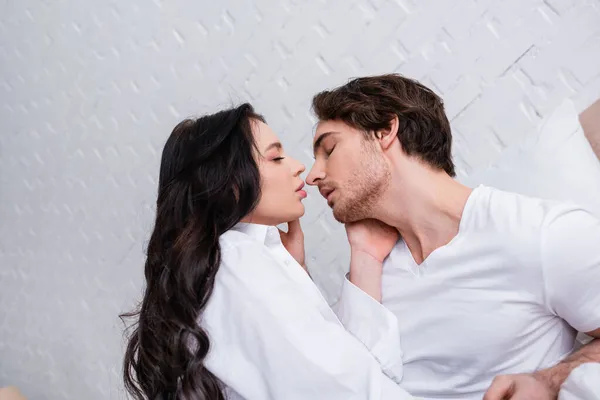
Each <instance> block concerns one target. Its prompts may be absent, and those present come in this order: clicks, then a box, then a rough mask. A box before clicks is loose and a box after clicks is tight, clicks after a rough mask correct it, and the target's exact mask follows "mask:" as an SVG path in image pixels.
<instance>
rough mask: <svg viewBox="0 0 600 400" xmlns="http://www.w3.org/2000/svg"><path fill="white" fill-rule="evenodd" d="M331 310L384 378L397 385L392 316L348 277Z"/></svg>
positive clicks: (399, 364) (397, 361) (395, 330)
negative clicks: (376, 362) (366, 350)
mask: <svg viewBox="0 0 600 400" xmlns="http://www.w3.org/2000/svg"><path fill="white" fill-rule="evenodd" d="M334 310H335V312H336V314H337V316H338V318H339V319H340V321H341V322H342V324H343V325H344V327H345V328H346V330H347V331H348V332H350V333H352V335H353V336H354V337H356V338H357V339H358V340H359V341H360V342H362V343H363V344H364V345H365V346H366V347H367V348H368V349H369V351H370V352H371V353H372V354H373V356H374V357H375V358H376V359H377V361H378V362H379V364H380V365H381V368H382V369H383V371H384V372H385V373H386V375H388V376H389V377H390V378H392V380H394V381H395V382H400V380H401V379H402V373H403V364H402V348H401V346H400V332H399V329H398V319H397V318H396V316H395V315H394V314H393V313H392V312H391V311H390V310H388V309H387V308H385V307H384V306H383V305H382V304H381V303H379V302H378V301H377V300H375V299H374V298H372V297H371V296H369V295H368V294H367V293H365V292H363V291H362V290H361V289H360V288H358V287H357V286H356V285H354V284H353V283H352V282H350V280H349V279H348V276H346V279H344V282H343V284H342V291H341V294H340V298H339V300H338V302H337V304H336V306H335V308H334Z"/></svg>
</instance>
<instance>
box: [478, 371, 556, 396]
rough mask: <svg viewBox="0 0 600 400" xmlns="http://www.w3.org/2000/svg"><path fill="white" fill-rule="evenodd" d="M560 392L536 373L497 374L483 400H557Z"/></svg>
mask: <svg viewBox="0 0 600 400" xmlns="http://www.w3.org/2000/svg"><path fill="white" fill-rule="evenodd" d="M557 397H558V393H555V392H554V391H553V390H551V389H550V387H548V386H547V385H546V384H545V383H544V381H543V380H541V379H538V378H536V377H535V375H534V374H514V375H501V376H497V377H496V378H495V379H494V381H493V382H492V384H491V386H490V387H489V389H488V390H487V392H486V393H485V396H483V400H508V399H511V400H555V399H556V398H557Z"/></svg>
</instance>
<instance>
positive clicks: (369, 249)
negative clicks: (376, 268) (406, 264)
mask: <svg viewBox="0 0 600 400" xmlns="http://www.w3.org/2000/svg"><path fill="white" fill-rule="evenodd" d="M346 235H348V242H350V248H351V250H352V252H361V253H366V254H368V255H370V256H371V257H373V258H374V259H375V260H377V261H379V262H380V263H382V262H383V260H384V259H385V258H386V257H387V256H388V255H389V254H390V252H391V251H392V249H393V248H394V245H395V244H396V242H397V241H398V237H399V234H398V231H397V230H396V228H394V227H391V226H389V225H386V224H384V223H383V222H381V221H378V220H375V219H364V220H362V221H357V222H353V223H351V224H346Z"/></svg>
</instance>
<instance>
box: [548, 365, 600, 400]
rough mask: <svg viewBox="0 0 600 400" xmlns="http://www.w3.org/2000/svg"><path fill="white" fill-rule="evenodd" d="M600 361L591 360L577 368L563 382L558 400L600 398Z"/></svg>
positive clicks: (593, 399)
mask: <svg viewBox="0 0 600 400" xmlns="http://www.w3.org/2000/svg"><path fill="white" fill-rule="evenodd" d="M598 382H600V363H594V362H589V363H585V364H581V365H580V366H579V367H577V368H575V369H574V370H573V371H572V372H571V374H569V376H568V377H567V379H566V380H565V383H563V384H562V386H561V388H560V392H559V393H558V400H598V398H599V397H600V396H598Z"/></svg>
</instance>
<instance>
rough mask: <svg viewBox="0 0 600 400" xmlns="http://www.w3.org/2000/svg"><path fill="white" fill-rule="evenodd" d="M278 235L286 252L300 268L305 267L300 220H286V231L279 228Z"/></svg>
mask: <svg viewBox="0 0 600 400" xmlns="http://www.w3.org/2000/svg"><path fill="white" fill-rule="evenodd" d="M279 236H280V237H281V243H283V246H284V247H285V248H286V250H287V251H288V253H290V254H291V255H292V257H294V259H295V260H296V261H298V264H300V265H301V266H302V268H304V269H306V264H305V258H304V232H302V227H301V226H300V220H299V219H297V220H295V221H290V222H288V231H287V232H284V231H282V230H281V229H279Z"/></svg>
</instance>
